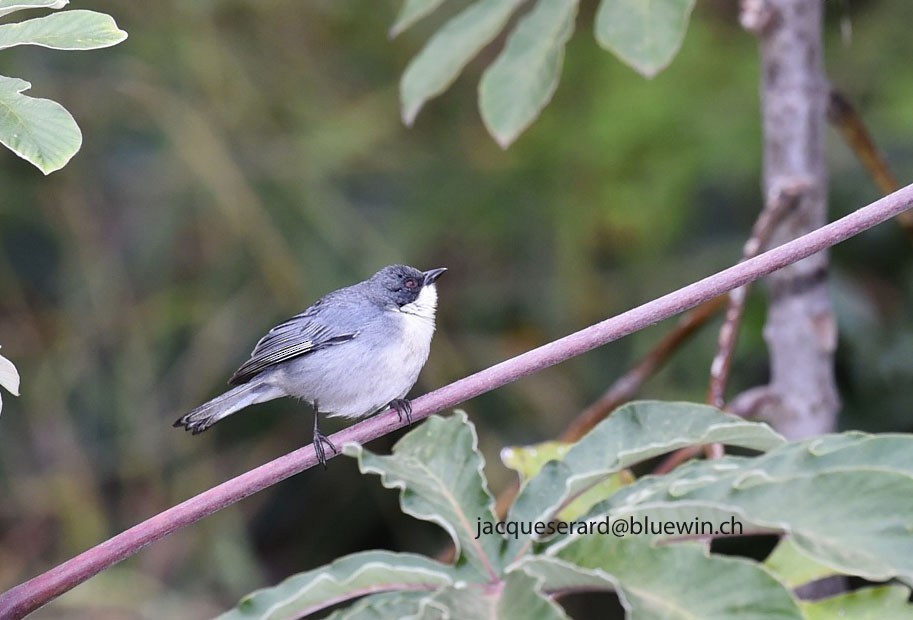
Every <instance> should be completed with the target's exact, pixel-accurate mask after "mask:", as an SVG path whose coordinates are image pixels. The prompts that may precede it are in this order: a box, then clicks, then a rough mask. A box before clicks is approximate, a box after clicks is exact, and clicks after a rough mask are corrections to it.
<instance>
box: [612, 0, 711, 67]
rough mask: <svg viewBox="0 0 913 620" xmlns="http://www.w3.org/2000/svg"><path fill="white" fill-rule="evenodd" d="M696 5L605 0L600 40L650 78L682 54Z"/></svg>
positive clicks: (685, 0) (676, 0)
mask: <svg viewBox="0 0 913 620" xmlns="http://www.w3.org/2000/svg"><path fill="white" fill-rule="evenodd" d="M693 8H694V0H602V3H601V4H600V5H599V10H598V11H597V12H596V40H597V41H598V42H599V45H601V46H602V47H604V48H605V49H607V50H609V51H611V52H612V53H614V54H615V55H616V56H618V57H619V58H620V59H621V60H622V61H624V62H625V63H627V64H629V65H630V66H631V67H633V68H634V69H635V70H636V71H637V72H638V73H640V74H641V75H643V76H644V77H648V78H650V77H653V76H655V75H656V74H657V73H659V72H660V71H662V70H663V69H665V68H666V67H667V66H668V65H669V63H670V62H672V59H673V58H674V57H675V55H676V54H677V53H678V50H679V48H681V46H682V41H683V40H684V39H685V30H686V29H687V28H688V19H689V18H690V16H691V10H692V9H693Z"/></svg>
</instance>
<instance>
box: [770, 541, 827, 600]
mask: <svg viewBox="0 0 913 620" xmlns="http://www.w3.org/2000/svg"><path fill="white" fill-rule="evenodd" d="M764 565H765V566H766V567H767V568H769V569H770V570H771V571H772V572H773V573H774V574H775V575H776V576H777V577H779V578H780V581H782V582H783V583H785V584H786V585H788V586H789V587H791V588H798V587H799V586H801V585H802V584H805V583H809V582H812V581H817V580H819V579H823V578H825V577H830V576H831V575H834V574H836V571H835V570H834V569H833V568H831V567H830V566H825V565H824V564H821V563H819V562H816V561H815V560H813V559H812V558H810V557H808V556H807V555H806V554H805V553H803V552H802V551H800V550H799V548H798V547H796V545H795V544H793V542H792V539H790V538H789V536H784V537H783V539H781V540H780V542H779V543H777V546H776V547H775V548H774V550H773V552H771V554H770V555H769V556H767V559H766V560H764Z"/></svg>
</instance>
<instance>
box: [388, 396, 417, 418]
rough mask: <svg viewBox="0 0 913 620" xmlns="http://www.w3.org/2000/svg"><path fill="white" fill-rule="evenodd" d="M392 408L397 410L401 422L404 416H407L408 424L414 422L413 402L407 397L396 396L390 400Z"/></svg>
mask: <svg viewBox="0 0 913 620" xmlns="http://www.w3.org/2000/svg"><path fill="white" fill-rule="evenodd" d="M390 408H391V409H393V411H395V412H396V417H397V419H399V421H400V422H402V421H403V417H405V418H406V423H407V424H412V403H411V402H409V399H407V398H396V399H394V400H392V401H390Z"/></svg>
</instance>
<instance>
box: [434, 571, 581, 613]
mask: <svg viewBox="0 0 913 620" xmlns="http://www.w3.org/2000/svg"><path fill="white" fill-rule="evenodd" d="M538 581H539V580H538V579H535V578H534V577H531V576H530V575H528V574H526V573H524V572H520V571H514V572H512V573H509V574H508V575H507V576H506V577H505V578H504V585H503V587H501V588H492V587H490V585H489V584H469V585H462V584H457V585H456V586H451V587H449V588H444V589H442V590H440V591H439V592H437V593H435V594H434V596H432V597H431V598H430V599H429V600H428V608H429V611H431V610H435V611H438V612H439V613H440V614H441V615H442V617H444V618H450V619H452V620H491V619H492V618H497V620H529V619H530V618H535V620H569V618H568V616H567V615H566V614H565V613H564V611H563V610H562V609H561V608H560V607H559V606H558V605H556V604H555V603H554V602H552V601H551V600H549V599H547V598H545V597H544V596H542V594H540V593H539V591H538ZM431 617H433V616H422V617H421V620H430V618H431Z"/></svg>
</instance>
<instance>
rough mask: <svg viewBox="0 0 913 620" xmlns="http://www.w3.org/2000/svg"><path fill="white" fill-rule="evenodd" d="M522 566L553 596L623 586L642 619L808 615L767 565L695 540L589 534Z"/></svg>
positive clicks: (759, 619) (783, 619) (624, 597)
mask: <svg viewBox="0 0 913 620" xmlns="http://www.w3.org/2000/svg"><path fill="white" fill-rule="evenodd" d="M517 568H519V569H520V570H523V571H525V572H527V573H529V574H531V575H535V576H537V577H539V578H540V579H541V580H542V586H541V587H542V588H543V589H545V590H546V591H547V592H550V593H556V592H557V593H560V592H562V591H564V592H567V591H578V590H580V589H602V590H611V589H615V590H617V592H618V594H619V598H620V599H621V602H622V605H624V607H625V609H627V611H628V617H629V618H632V619H635V620H679V619H681V620H695V619H698V618H699V619H701V620H775V619H776V620H787V619H789V620H800V619H801V618H802V614H801V613H800V611H799V607H798V605H797V604H796V601H795V600H794V599H793V597H792V595H791V594H790V592H789V590H787V589H786V588H785V587H784V586H783V584H781V583H780V582H779V581H777V580H776V579H775V578H774V577H772V576H771V575H770V574H768V573H767V572H766V571H765V570H764V569H763V568H762V567H761V566H760V565H759V564H757V563H755V562H752V561H750V560H745V559H742V558H735V557H728V556H716V555H708V554H707V552H706V550H705V549H704V547H703V546H702V545H698V544H693V543H687V544H678V545H667V546H662V547H653V546H651V545H650V543H649V542H648V541H647V540H645V539H642V538H638V537H629V538H616V537H613V536H603V535H592V536H590V535H586V536H581V537H577V538H573V539H568V541H566V542H565V543H563V544H560V545H558V546H555V547H552V548H550V549H549V550H548V552H547V554H546V555H544V556H535V557H534V556H530V557H529V558H528V559H525V560H523V561H521V562H520V563H518V565H517Z"/></svg>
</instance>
